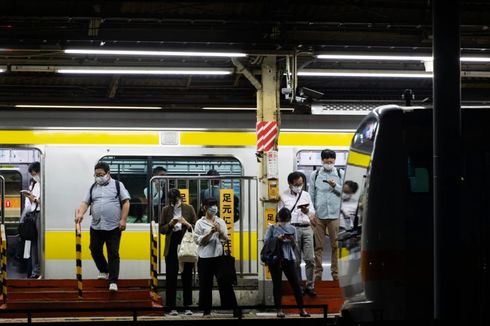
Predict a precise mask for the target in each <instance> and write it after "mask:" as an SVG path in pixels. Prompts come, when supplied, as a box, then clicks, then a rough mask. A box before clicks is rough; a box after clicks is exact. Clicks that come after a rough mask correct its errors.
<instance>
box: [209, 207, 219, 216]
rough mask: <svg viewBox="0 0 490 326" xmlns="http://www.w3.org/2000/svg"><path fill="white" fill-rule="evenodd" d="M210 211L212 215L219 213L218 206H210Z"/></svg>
mask: <svg viewBox="0 0 490 326" xmlns="http://www.w3.org/2000/svg"><path fill="white" fill-rule="evenodd" d="M208 212H209V214H211V215H213V216H214V215H216V214H217V213H218V206H216V205H214V206H211V207H209V208H208Z"/></svg>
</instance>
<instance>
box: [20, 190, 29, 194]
mask: <svg viewBox="0 0 490 326" xmlns="http://www.w3.org/2000/svg"><path fill="white" fill-rule="evenodd" d="M20 193H21V194H22V193H25V194H30V193H31V192H30V191H29V190H21V191H20Z"/></svg>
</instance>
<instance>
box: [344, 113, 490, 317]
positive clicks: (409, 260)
mask: <svg viewBox="0 0 490 326" xmlns="http://www.w3.org/2000/svg"><path fill="white" fill-rule="evenodd" d="M489 118H490V111H488V110H485V109H463V110H462V135H463V136H462V144H461V145H462V146H461V148H460V149H458V150H455V151H454V158H455V160H454V163H455V166H454V168H455V169H457V171H456V173H457V174H458V175H460V180H461V181H462V182H461V183H462V188H461V192H460V197H459V200H460V203H461V204H462V205H461V207H462V209H461V211H457V210H455V211H454V214H457V216H460V217H459V218H458V220H459V221H461V223H458V224H457V225H451V226H449V225H448V226H447V227H448V229H454V233H453V234H454V236H453V237H452V239H453V240H452V244H450V247H449V248H450V249H451V252H452V255H453V261H454V263H453V265H452V266H449V267H448V266H445V267H446V268H448V269H447V270H444V271H442V273H444V275H443V276H444V277H447V279H452V280H453V282H451V284H450V285H448V288H447V289H445V293H447V297H445V298H438V300H446V302H448V303H449V304H450V306H451V307H454V309H453V310H451V315H452V317H451V319H452V320H453V321H459V322H463V323H464V322H468V321H471V320H476V321H480V323H475V324H481V325H484V324H485V325H486V324H488V319H489V317H488V312H487V307H488V304H489V293H490V291H489V283H488V279H489V271H488V260H489V249H488V248H489V247H490V246H489V243H488V234H489V232H490V228H489V225H490V224H489V220H490V219H489V213H488V212H489V211H490V210H489V207H488V205H489V204H488V203H489V200H488V198H489V195H490V188H489V187H488V182H487V181H488V180H489V171H490V170H489V165H488V162H489V161H488V158H489V156H488V155H489V153H490V143H489V142H488V140H487V139H486V138H485V137H482V135H483V134H484V128H485V126H483V123H485V122H486V121H489ZM432 131H433V125H432V109H431V108H422V107H400V106H395V105H391V106H382V107H379V108H377V109H375V110H373V112H371V113H370V114H368V115H367V116H366V117H365V118H364V120H363V121H362V122H361V124H360V125H359V127H358V128H357V130H356V132H355V133H354V137H353V139H352V143H351V146H350V150H349V154H348V161H347V168H346V173H345V180H346V181H347V180H351V181H354V182H356V183H357V184H358V185H359V189H358V191H357V192H356V194H355V195H354V196H355V200H356V202H357V209H356V211H355V217H354V223H353V225H352V227H351V228H349V229H346V230H343V231H342V232H340V233H339V248H340V249H339V250H340V258H339V282H340V286H341V288H342V291H343V295H344V299H345V301H344V304H343V306H342V311H341V312H342V323H343V325H358V324H364V323H377V322H390V323H391V322H395V321H398V322H409V323H410V322H412V323H413V322H423V321H425V322H430V321H432V320H433V319H434V316H435V311H436V310H435V304H434V283H435V282H436V281H440V280H438V278H440V277H441V276H442V275H441V274H438V273H435V272H434V267H433V266H434V260H435V256H434V204H433V196H434V191H433V182H432V180H433V177H434V173H433V171H434V169H433V151H432V149H433V145H432ZM456 158H457V159H458V160H456ZM456 162H460V163H459V164H456ZM449 248H444V249H445V250H448V249H449ZM440 273H441V272H440ZM484 320H485V321H486V323H485V322H483V323H481V322H482V321H484Z"/></svg>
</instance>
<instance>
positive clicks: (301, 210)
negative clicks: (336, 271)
mask: <svg viewBox="0 0 490 326" xmlns="http://www.w3.org/2000/svg"><path fill="white" fill-rule="evenodd" d="M304 181H305V180H304V178H303V174H302V173H300V172H292V173H290V174H289V176H288V184H289V188H288V189H287V190H285V191H283V192H282V193H281V200H280V202H279V205H278V210H279V209H281V208H283V207H286V208H288V209H289V210H290V211H291V224H292V225H294V226H295V227H296V231H297V239H296V241H297V246H296V248H295V252H294V254H295V256H296V269H297V271H298V277H299V279H300V280H301V265H300V264H301V258H302V257H303V260H304V261H305V264H306V266H305V270H306V289H305V293H306V294H308V295H310V296H315V295H316V292H315V283H314V279H313V277H314V270H315V255H314V245H313V229H312V225H313V226H314V225H315V223H316V221H315V208H314V207H313V202H312V201H311V197H310V194H308V192H306V191H303V187H304Z"/></svg>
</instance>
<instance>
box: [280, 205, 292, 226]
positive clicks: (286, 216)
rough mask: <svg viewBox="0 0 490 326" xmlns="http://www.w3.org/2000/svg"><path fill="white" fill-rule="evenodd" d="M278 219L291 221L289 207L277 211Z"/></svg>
mask: <svg viewBox="0 0 490 326" xmlns="http://www.w3.org/2000/svg"><path fill="white" fill-rule="evenodd" d="M276 220H277V221H278V222H289V221H291V211H290V210H289V209H288V208H287V207H283V208H281V209H280V210H279V212H277V217H276Z"/></svg>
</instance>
